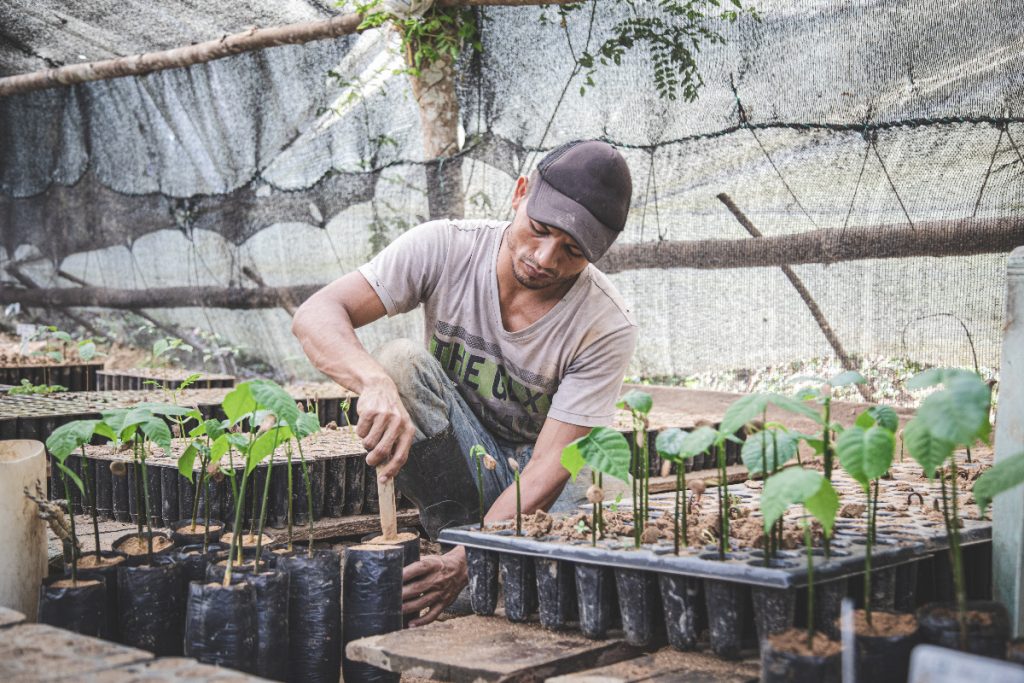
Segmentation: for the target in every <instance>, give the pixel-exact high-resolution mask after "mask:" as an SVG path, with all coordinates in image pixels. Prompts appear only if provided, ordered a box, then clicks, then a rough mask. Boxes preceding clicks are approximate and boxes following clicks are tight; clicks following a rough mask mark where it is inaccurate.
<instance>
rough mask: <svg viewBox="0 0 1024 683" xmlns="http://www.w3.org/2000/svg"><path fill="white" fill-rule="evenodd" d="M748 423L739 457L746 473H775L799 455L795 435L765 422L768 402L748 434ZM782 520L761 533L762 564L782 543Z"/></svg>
mask: <svg viewBox="0 0 1024 683" xmlns="http://www.w3.org/2000/svg"><path fill="white" fill-rule="evenodd" d="M750 431H751V425H747V432H748V434H747V439H746V440H745V441H744V442H743V448H742V449H741V451H740V457H741V458H742V459H743V464H744V466H746V468H747V472H748V473H749V474H750V476H752V477H753V476H758V475H760V476H761V477H762V478H765V479H767V478H768V477H770V476H771V475H773V474H775V473H776V472H777V471H778V470H779V468H780V467H782V466H783V465H785V464H786V463H787V462H789V461H790V460H791V459H792V458H794V457H797V458H798V457H799V450H800V449H799V445H800V444H799V439H798V437H797V436H795V435H794V434H792V433H791V432H790V431H789V430H788V429H786V427H785V426H784V425H782V424H780V423H777V422H768V406H767V404H765V407H764V409H763V411H762V413H761V422H760V427H759V429H758V431H757V432H756V433H754V434H750ZM782 533H783V530H782V520H781V519H780V520H779V521H778V522H777V523H776V525H775V527H774V528H773V529H772V531H771V533H766V534H765V536H764V562H765V566H768V564H769V563H770V561H771V558H773V557H774V556H775V553H776V551H777V550H778V548H779V546H780V545H781V544H782Z"/></svg>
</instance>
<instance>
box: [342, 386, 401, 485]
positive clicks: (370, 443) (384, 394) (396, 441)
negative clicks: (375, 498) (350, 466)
mask: <svg viewBox="0 0 1024 683" xmlns="http://www.w3.org/2000/svg"><path fill="white" fill-rule="evenodd" d="M356 412H358V414H359V422H358V424H357V425H356V433H357V434H358V435H359V437H360V438H361V439H362V440H363V448H365V449H366V450H367V454H366V464H367V465H370V466H372V467H377V466H380V465H383V467H381V469H379V470H378V471H377V477H378V480H379V481H380V482H381V483H384V482H386V481H387V480H389V479H394V478H395V476H397V475H398V471H399V470H401V469H402V466H403V465H404V464H405V461H406V460H407V459H408V457H409V447H410V446H411V445H412V440H413V437H414V436H415V434H416V427H415V425H413V422H412V418H410V417H409V412H408V411H407V410H406V409H405V405H403V404H402V398H401V396H400V395H399V393H398V387H396V386H395V383H394V381H393V380H392V379H391V378H390V377H388V376H387V375H382V376H381V377H378V378H374V379H373V380H372V381H369V382H366V383H365V384H364V385H363V390H362V391H361V392H360V394H359V401H358V402H357V403H356ZM385 463H386V464H385Z"/></svg>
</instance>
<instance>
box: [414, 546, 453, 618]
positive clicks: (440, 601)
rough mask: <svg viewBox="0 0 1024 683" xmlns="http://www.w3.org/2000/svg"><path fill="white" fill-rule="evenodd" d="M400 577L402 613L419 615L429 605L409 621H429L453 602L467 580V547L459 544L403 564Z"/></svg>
mask: <svg viewBox="0 0 1024 683" xmlns="http://www.w3.org/2000/svg"><path fill="white" fill-rule="evenodd" d="M402 581H403V586H402V613H403V614H415V615H419V614H420V613H421V612H422V611H423V609H424V608H429V609H428V611H427V612H426V613H425V614H423V616H418V618H416V619H414V620H413V621H410V622H409V625H410V626H423V625H425V624H429V623H430V622H432V621H434V619H437V617H438V615H439V614H441V611H442V610H443V609H444V608H445V607H447V606H448V605H450V604H452V603H453V602H455V598H457V597H458V596H459V593H460V592H462V589H463V588H464V587H465V586H466V584H467V583H468V582H469V579H468V578H467V574H466V550H465V549H464V548H462V547H461V546H460V547H458V548H455V549H454V550H451V551H449V552H447V553H445V554H444V555H428V556H426V557H424V558H423V559H421V560H420V561H419V562H414V563H412V564H410V565H409V566H408V567H406V568H405V570H404V571H403V572H402Z"/></svg>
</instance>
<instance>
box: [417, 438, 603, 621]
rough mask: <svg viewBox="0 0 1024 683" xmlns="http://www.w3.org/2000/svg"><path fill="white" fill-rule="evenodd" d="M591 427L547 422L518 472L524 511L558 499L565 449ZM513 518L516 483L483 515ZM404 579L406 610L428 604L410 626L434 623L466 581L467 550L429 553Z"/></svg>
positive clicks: (488, 518)
mask: <svg viewBox="0 0 1024 683" xmlns="http://www.w3.org/2000/svg"><path fill="white" fill-rule="evenodd" d="M589 431H590V427H581V426H579V425H573V424H568V423H566V422H560V421H558V420H556V419H554V418H548V419H547V420H545V421H544V426H543V427H542V428H541V430H540V435H539V436H538V437H537V443H536V444H535V445H534V447H533V456H532V457H531V458H530V462H528V463H527V464H526V468H525V469H524V470H523V473H522V474H521V475H520V489H521V491H522V496H521V506H522V512H523V514H530V513H533V512H536V511H537V510H547V509H548V508H549V507H551V505H552V504H553V503H554V502H555V500H557V499H558V496H559V494H560V493H561V492H562V488H563V487H564V486H565V482H566V481H568V479H569V472H568V470H566V469H565V468H564V467H562V449H563V448H565V447H566V446H567V445H569V443H571V442H572V441H575V440H576V439H578V438H580V437H581V436H584V435H586V434H587V433H588V432H589ZM515 516H516V491H515V486H510V487H508V488H507V489H505V490H504V491H503V492H502V494H501V495H500V496H498V499H497V500H496V501H494V505H492V506H491V508H490V510H488V511H487V515H486V516H485V517H484V519H485V520H486V521H488V522H497V521H500V520H503V519H513V518H514V517H515ZM416 579H419V580H416ZM403 581H404V582H405V585H404V586H403V588H402V612H403V613H405V614H417V615H418V614H419V613H420V612H421V611H422V610H423V608H424V607H429V608H430V610H429V611H428V612H427V613H426V614H424V615H423V616H422V617H419V618H418V619H415V620H414V621H412V622H410V625H411V626H422V625H423V624H428V623H430V622H431V621H433V620H434V619H436V618H437V616H438V615H439V614H440V613H441V610H443V609H444V608H445V607H447V606H448V605H450V604H451V603H452V601H453V600H455V598H456V597H457V596H458V594H459V591H461V590H462V588H463V587H464V586H465V585H466V583H467V581H468V578H467V575H466V549H465V548H463V547H462V546H458V547H456V548H455V549H454V550H451V551H449V552H448V553H446V554H444V555H432V556H428V557H425V558H423V559H422V560H420V561H419V562H416V563H414V564H411V565H409V566H408V567H406V568H405V571H404V573H403Z"/></svg>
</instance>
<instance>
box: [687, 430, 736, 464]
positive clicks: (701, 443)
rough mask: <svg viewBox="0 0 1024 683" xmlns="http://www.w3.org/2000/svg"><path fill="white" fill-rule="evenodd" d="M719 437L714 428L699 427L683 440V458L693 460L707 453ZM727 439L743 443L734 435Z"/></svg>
mask: <svg viewBox="0 0 1024 683" xmlns="http://www.w3.org/2000/svg"><path fill="white" fill-rule="evenodd" d="M718 437H719V433H718V431H717V430H716V429H714V428H713V427H707V426H704V427H697V429H695V430H693V431H692V432H690V433H689V434H687V435H686V438H685V439H683V446H682V451H681V456H682V457H683V458H692V457H694V456H697V455H700V454H701V453H704V452H706V451H707V450H708V449H709V448H711V446H712V444H714V443H715V441H717V440H718ZM725 438H726V439H727V440H731V441H735V442H737V443H741V441H740V440H739V439H737V438H736V437H735V436H733V435H732V434H730V435H729V436H727V437H725Z"/></svg>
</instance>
